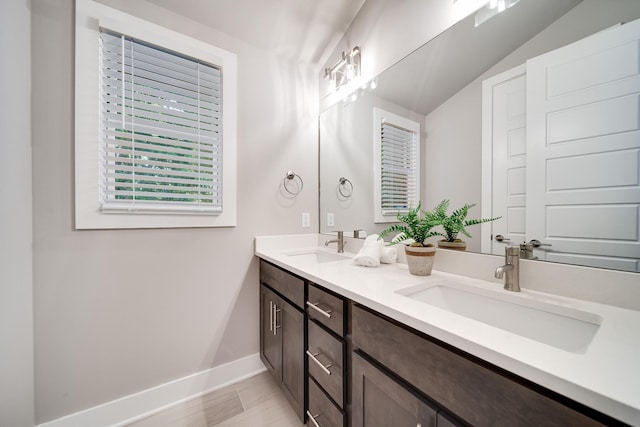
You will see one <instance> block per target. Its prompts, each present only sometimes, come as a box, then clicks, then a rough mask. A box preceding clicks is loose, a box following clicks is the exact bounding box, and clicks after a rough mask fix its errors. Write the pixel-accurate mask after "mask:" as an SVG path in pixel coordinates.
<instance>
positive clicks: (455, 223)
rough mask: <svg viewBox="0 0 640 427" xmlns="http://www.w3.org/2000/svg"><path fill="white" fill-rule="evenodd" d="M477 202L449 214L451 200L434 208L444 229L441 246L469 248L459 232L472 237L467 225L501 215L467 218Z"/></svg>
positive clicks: (493, 219)
mask: <svg viewBox="0 0 640 427" xmlns="http://www.w3.org/2000/svg"><path fill="white" fill-rule="evenodd" d="M474 206H475V204H472V205H469V204H465V205H464V206H463V207H461V208H460V209H456V210H454V211H453V212H452V213H451V215H449V214H447V210H448V209H449V200H447V199H445V200H443V201H442V202H440V203H439V204H438V205H437V206H436V207H435V208H434V209H433V212H432V213H433V215H434V216H435V217H436V218H437V220H438V221H439V222H440V225H442V228H443V230H444V234H441V235H442V236H444V239H443V240H440V241H439V242H438V247H439V248H446V249H455V250H460V251H464V250H466V249H467V243H466V242H465V241H464V240H462V239H459V238H458V234H459V233H462V234H464V235H465V236H467V237H471V234H469V232H468V231H467V230H466V227H469V226H471V225H476V224H482V223H484V222H490V221H495V220H496V219H500V218H501V217H496V218H480V219H467V215H468V213H469V209H471V208H472V207H474Z"/></svg>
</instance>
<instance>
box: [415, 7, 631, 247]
mask: <svg viewBox="0 0 640 427" xmlns="http://www.w3.org/2000/svg"><path fill="white" fill-rule="evenodd" d="M638 17H640V2H639V1H637V0H615V1H606V2H604V1H602V0H584V2H582V3H580V4H579V5H578V6H576V7H575V8H574V9H572V10H571V11H570V12H569V13H567V14H566V15H564V16H563V17H561V18H560V19H559V20H558V21H556V22H554V23H553V24H552V25H550V26H549V27H548V28H546V29H545V30H544V31H542V32H541V33H540V34H538V35H537V36H535V37H534V38H532V39H531V40H530V41H529V42H527V43H526V44H524V45H523V46H522V47H520V48H519V49H517V50H516V51H515V52H513V53H512V54H511V55H509V56H507V57H506V58H505V59H504V60H502V61H500V62H499V63H498V64H496V65H495V66H494V67H492V68H491V69H490V70H488V71H487V72H486V73H484V74H483V75H482V76H480V77H478V78H477V79H476V80H474V81H473V82H472V83H470V84H469V85H467V86H466V87H465V88H463V89H462V90H461V91H459V92H458V93H457V94H455V95H454V96H452V97H451V98H450V99H448V100H447V101H446V102H445V103H444V104H442V105H441V106H440V107H438V108H437V109H436V110H434V111H433V112H432V113H431V114H429V115H428V116H427V118H426V120H425V129H426V133H427V142H426V150H425V151H424V153H425V154H424V157H423V158H424V162H425V165H426V185H425V198H426V200H442V199H444V198H450V199H451V202H452V205H454V206H458V205H462V204H464V203H476V204H477V206H476V207H475V208H473V210H472V211H471V214H470V215H469V218H479V217H480V214H481V193H482V167H481V166H482V165H481V162H480V158H481V155H482V122H481V118H482V112H481V106H482V81H483V80H484V79H486V78H488V77H491V76H494V75H496V74H498V73H500V72H502V71H506V70H508V69H510V68H512V67H515V66H516V65H520V64H522V63H524V62H525V61H526V60H527V59H528V58H531V57H534V56H537V55H540V54H542V53H545V52H548V51H550V50H553V49H556V48H558V47H561V46H564V45H567V44H569V43H572V42H574V41H577V40H580V39H582V38H584V37H586V36H588V35H590V34H593V33H595V32H597V31H599V30H602V29H604V28H607V27H609V26H612V25H615V24H616V23H619V22H628V21H630V20H633V19H636V18H638ZM469 231H470V232H471V234H472V235H473V236H474V238H473V239H466V238H465V240H468V248H469V250H470V251H475V252H479V251H480V228H479V227H478V226H476V227H474V228H472V229H470V230H469Z"/></svg>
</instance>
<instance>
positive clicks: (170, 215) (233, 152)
mask: <svg viewBox="0 0 640 427" xmlns="http://www.w3.org/2000/svg"><path fill="white" fill-rule="evenodd" d="M100 28H105V29H108V30H110V31H114V32H117V33H120V34H125V35H127V36H129V37H132V38H134V39H138V40H142V41H144V42H147V43H150V44H152V45H156V46H160V47H162V48H165V49H168V50H170V51H174V52H179V53H180V54H183V55H185V56H188V57H193V58H197V59H200V60H202V61H204V62H207V63H210V64H213V65H216V66H218V67H220V68H221V69H222V72H223V79H222V85H223V87H222V91H223V107H222V108H223V111H224V115H223V123H222V127H223V129H224V136H223V138H224V140H223V158H222V162H223V191H222V195H223V196H222V197H223V199H222V206H223V210H222V212H221V213H219V214H215V215H212V214H210V213H206V214H197V213H189V214H180V213H176V212H162V211H160V212H152V211H117V212H109V213H106V212H103V210H102V209H101V203H100V193H99V191H100V174H99V173H100V171H99V158H100V153H99V150H100V141H99V138H100V102H101V100H100V88H99V84H100V68H99V63H100V61H99V38H100ZM75 50H76V62H75V227H76V229H111V228H173V227H232V226H235V225H236V200H237V197H236V185H237V184H236V170H237V166H236V160H237V148H236V139H237V57H236V55H235V54H233V53H231V52H229V51H226V50H224V49H220V48H218V47H215V46H211V45H209V44H207V43H205V42H203V41H200V40H197V39H194V38H191V37H188V36H185V35H183V34H180V33H177V32H175V31H172V30H169V29H167V28H163V27H161V26H159V25H156V24H153V23H150V22H148V21H145V20H142V19H140V18H137V17H134V16H131V15H128V14H126V13H124V12H121V11H119V10H116V9H113V8H110V7H107V6H104V5H102V4H100V3H97V2H95V1H93V0H78V1H77V2H76V37H75Z"/></svg>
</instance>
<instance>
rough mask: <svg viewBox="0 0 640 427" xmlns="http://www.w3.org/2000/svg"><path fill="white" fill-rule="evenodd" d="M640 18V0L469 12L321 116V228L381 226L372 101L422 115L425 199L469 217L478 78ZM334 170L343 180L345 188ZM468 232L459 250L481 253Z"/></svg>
mask: <svg viewBox="0 0 640 427" xmlns="http://www.w3.org/2000/svg"><path fill="white" fill-rule="evenodd" d="M638 17H640V3H638V2H637V1H634V0H612V1H606V2H603V1H601V0H584V1H582V0H521V1H520V2H519V3H517V4H516V5H514V6H513V7H511V8H509V9H507V10H506V11H505V12H503V13H501V14H499V15H497V16H495V17H493V18H491V19H490V20H488V21H486V22H485V23H483V24H481V25H480V26H478V27H475V22H474V21H475V19H474V16H470V17H468V18H466V19H465V20H463V21H460V22H459V23H458V24H456V25H454V26H453V27H451V28H450V29H449V30H447V31H445V32H444V33H442V34H441V35H440V36H438V37H436V38H435V39H433V40H431V41H430V42H428V43H427V44H425V45H424V46H422V47H421V48H419V49H417V50H416V51H414V52H413V53H412V54H410V55H409V56H407V57H406V58H404V59H402V60H401V61H399V62H398V63H397V64H395V65H394V66H392V67H390V68H389V69H387V70H386V71H385V72H383V73H382V74H380V75H379V76H378V77H377V87H376V88H375V89H373V90H361V91H360V92H359V93H358V94H357V95H359V96H358V98H357V99H355V100H354V99H352V98H348V99H345V100H344V101H343V102H341V103H338V104H336V105H334V106H332V107H330V108H329V109H327V110H326V111H324V112H323V113H322V114H321V116H320V123H319V126H320V231H321V233H331V232H334V231H336V230H344V231H345V235H351V232H352V231H353V230H364V235H366V234H372V233H377V232H379V231H380V230H382V229H384V228H386V227H387V226H388V225H389V223H375V222H374V213H373V212H374V207H373V206H374V196H373V194H374V188H373V142H372V141H373V138H372V133H373V114H372V112H371V111H372V109H373V107H378V108H382V109H384V110H386V111H390V112H392V113H394V114H399V115H401V116H403V117H407V118H410V119H411V120H414V121H417V122H419V123H421V132H420V145H421V159H420V163H421V165H420V176H421V180H420V182H421V188H420V200H422V201H423V205H424V207H426V208H428V209H430V208H432V207H433V206H435V204H437V203H438V202H439V201H440V200H442V199H445V198H446V199H450V200H451V205H452V206H453V207H460V206H462V205H464V204H465V203H469V204H476V205H477V206H476V207H474V208H473V209H472V210H471V211H470V215H469V217H470V218H479V217H481V216H486V215H483V206H482V203H481V201H482V196H481V195H482V175H483V171H482V161H481V159H482V112H481V106H482V81H483V80H486V79H488V78H490V77H493V76H495V75H497V74H500V73H502V72H504V71H506V70H510V69H512V68H513V67H516V66H518V65H520V64H523V63H525V62H526V60H527V59H529V58H532V57H536V56H538V55H541V54H543V53H545V52H548V51H551V50H554V49H557V48H559V47H562V46H565V45H567V44H570V43H572V42H574V41H577V40H581V39H583V38H585V37H587V36H589V35H591V34H594V33H596V32H598V31H600V30H602V29H605V28H608V27H611V26H613V25H615V24H617V23H619V22H629V21H632V20H634V19H637V18H638ZM365 54H366V50H365ZM452 111H454V112H455V114H452ZM341 178H346V179H348V180H349V184H350V186H349V187H348V188H346V189H345V188H344V186H343V185H341V184H340V179H341ZM343 193H344V194H343ZM345 194H347V195H348V196H345ZM469 232H470V233H471V234H472V236H473V238H472V239H467V238H465V240H467V250H469V251H475V252H480V251H481V248H482V245H481V240H482V238H483V236H482V234H483V233H481V226H473V227H470V228H469ZM484 239H485V240H486V237H484ZM515 243H520V242H515ZM485 252H487V253H490V252H488V251H486V250H485ZM636 265H637V262H636ZM607 268H609V267H607ZM622 269H625V268H622ZM634 271H635V270H634Z"/></svg>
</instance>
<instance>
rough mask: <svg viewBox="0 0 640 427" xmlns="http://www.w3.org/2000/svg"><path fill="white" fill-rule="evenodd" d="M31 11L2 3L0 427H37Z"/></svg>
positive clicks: (10, 1) (21, 4)
mask: <svg viewBox="0 0 640 427" xmlns="http://www.w3.org/2000/svg"><path fill="white" fill-rule="evenodd" d="M30 31H31V11H30V10H29V4H28V2H26V1H24V0H5V1H2V2H0V56H2V58H3V66H2V67H0V94H2V99H3V102H2V103H1V104H0V129H2V137H1V139H0V146H1V147H2V156H0V199H1V200H2V205H0V349H1V350H0V425H2V426H14V427H26V426H33V425H34V413H33V405H34V390H33V276H32V262H33V250H32V246H31V244H32V231H31V222H32V217H31V206H32V201H31V197H32V192H31V113H30V108H31V51H30V45H31V37H30Z"/></svg>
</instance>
